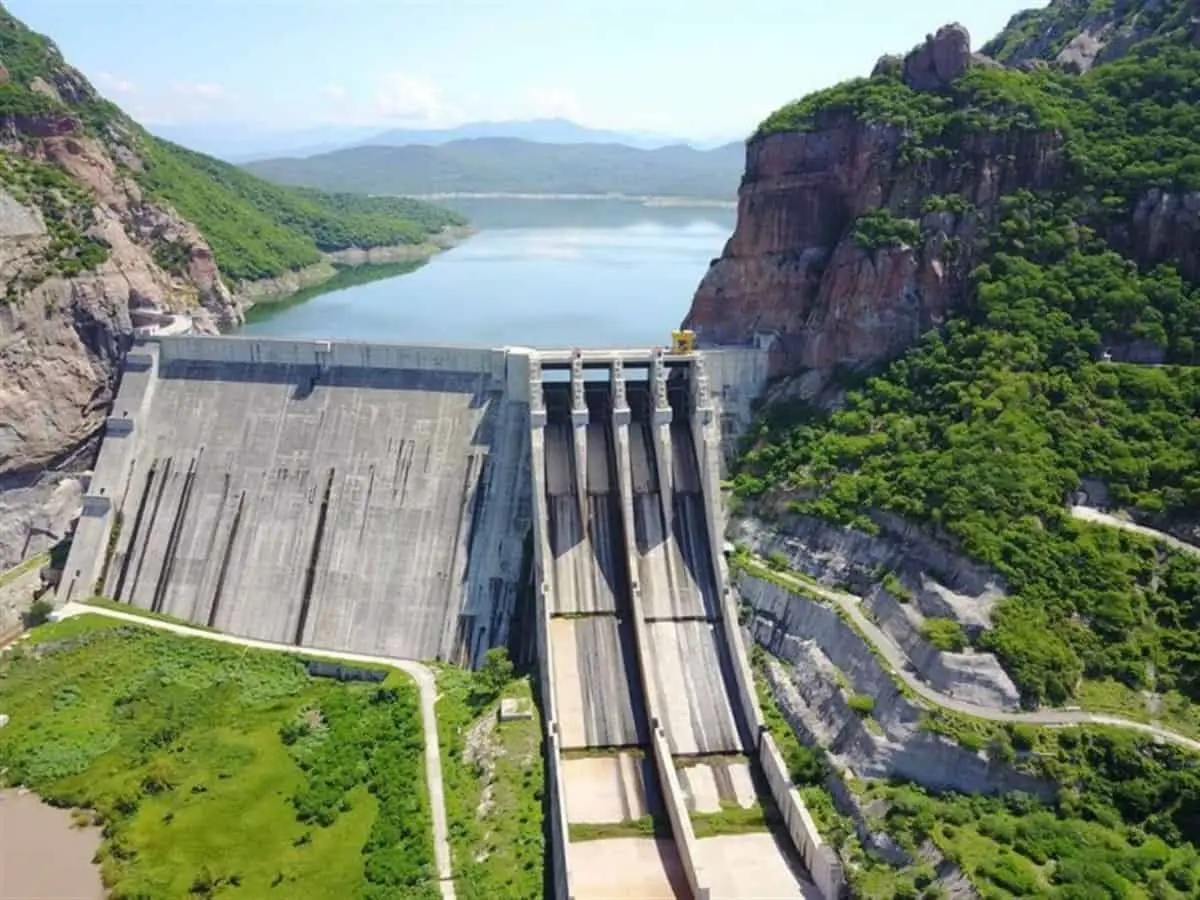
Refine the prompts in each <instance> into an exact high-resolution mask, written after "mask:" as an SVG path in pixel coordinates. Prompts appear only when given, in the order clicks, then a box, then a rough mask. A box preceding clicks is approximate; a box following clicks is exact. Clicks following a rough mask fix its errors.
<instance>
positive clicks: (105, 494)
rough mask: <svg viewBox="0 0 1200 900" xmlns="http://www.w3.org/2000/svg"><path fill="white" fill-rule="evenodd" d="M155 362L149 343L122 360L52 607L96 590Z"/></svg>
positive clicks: (155, 352)
mask: <svg viewBox="0 0 1200 900" xmlns="http://www.w3.org/2000/svg"><path fill="white" fill-rule="evenodd" d="M158 363H159V357H158V350H157V348H156V347H153V346H150V347H140V348H137V349H135V350H133V351H131V352H130V353H129V354H128V355H127V356H126V358H125V366H124V368H123V370H122V374H121V383H120V386H119V387H118V389H117V395H116V397H114V398H113V407H112V415H110V416H109V417H108V418H107V420H106V425H105V435H104V440H103V441H102V442H101V445H100V453H99V456H97V458H96V466H95V468H94V469H93V471H92V477H91V482H90V484H89V485H88V488H87V493H86V494H85V495H84V498H83V512H82V514H81V515H80V517H79V522H78V524H77V525H76V526H75V534H74V537H73V538H72V541H71V552H70V554H69V555H68V556H67V563H66V567H65V568H64V570H63V577H62V580H61V581H60V582H59V586H58V590H57V591H56V593H55V604H56V605H59V606H61V605H62V604H64V603H66V602H67V601H68V600H86V599H88V598H89V597H91V596H92V595H93V594H94V593H95V592H96V591H95V587H96V583H97V582H98V581H99V580H100V577H101V575H102V574H103V569H104V563H105V560H106V559H107V557H108V546H109V541H110V538H111V537H112V535H113V528H114V527H115V526H116V522H117V513H116V510H117V509H119V508H120V506H121V505H122V503H123V501H124V496H125V492H126V490H127V489H128V486H129V485H128V482H129V472H130V466H131V464H132V461H133V458H134V456H135V455H136V454H137V447H138V441H139V431H138V429H139V425H140V424H141V423H142V422H144V416H145V415H146V414H147V411H148V410H149V408H150V401H151V400H152V399H153V397H154V385H155V382H156V380H157V378H158Z"/></svg>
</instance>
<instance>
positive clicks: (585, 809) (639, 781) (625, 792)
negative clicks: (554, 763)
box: [562, 753, 662, 824]
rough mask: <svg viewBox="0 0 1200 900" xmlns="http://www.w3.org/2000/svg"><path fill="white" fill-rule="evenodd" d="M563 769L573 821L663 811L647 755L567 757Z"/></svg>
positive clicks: (637, 816) (623, 818) (569, 816)
mask: <svg viewBox="0 0 1200 900" xmlns="http://www.w3.org/2000/svg"><path fill="white" fill-rule="evenodd" d="M562 770H563V782H564V783H565V785H566V793H567V821H568V822H570V823H572V824H578V823H592V824H603V823H617V822H632V821H635V820H637V819H640V818H642V817H643V816H648V815H659V814H661V812H662V800H661V798H659V797H658V796H657V793H658V791H657V785H656V782H655V778H654V772H653V766H651V764H650V762H649V760H647V759H646V758H645V757H644V756H635V755H633V754H630V753H618V754H614V755H612V756H589V757H584V758H581V759H566V760H563V764H562Z"/></svg>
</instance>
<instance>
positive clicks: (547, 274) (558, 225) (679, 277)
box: [241, 199, 736, 348]
mask: <svg viewBox="0 0 1200 900" xmlns="http://www.w3.org/2000/svg"><path fill="white" fill-rule="evenodd" d="M445 205H447V206H450V207H452V208H454V209H456V210H458V211H459V212H461V213H463V214H464V215H466V216H467V217H468V218H469V219H470V220H471V224H472V225H473V226H474V227H475V228H476V229H478V231H477V233H476V234H474V235H472V236H471V237H469V238H467V239H466V240H465V241H463V242H462V243H461V244H460V245H458V246H457V247H454V248H452V249H451V250H449V251H446V252H445V253H440V254H438V255H437V256H435V257H433V258H432V259H431V260H429V261H428V262H426V263H424V264H421V265H417V266H412V265H398V266H390V267H372V268H363V269H358V270H347V271H346V272H345V273H344V274H343V275H341V276H339V277H338V278H337V279H335V280H334V281H333V282H329V283H327V284H325V285H322V286H320V287H318V288H316V289H313V290H310V291H305V292H302V293H301V294H298V295H295V296H294V297H290V298H287V299H285V300H284V301H282V302H279V303H273V304H260V305H259V306H257V307H255V308H254V309H253V310H251V312H250V316H249V321H248V322H247V324H246V326H245V327H244V328H243V329H242V332H241V333H243V334H246V335H255V336H264V337H288V338H339V339H349V340H370V341H398V342H406V343H408V342H413V343H456V344H480V345H486V346H503V345H520V346H529V347H535V348H537V347H570V346H578V347H605V346H608V347H613V346H647V345H658V344H664V343H666V342H667V340H668V339H669V336H670V330H671V329H672V328H676V327H678V325H679V323H680V321H681V320H682V319H683V317H684V315H685V314H686V313H687V310H688V307H689V305H690V304H691V299H692V294H693V293H694V292H695V290H696V286H697V285H698V284H699V283H700V279H701V278H702V277H703V275H704V273H705V271H706V270H707V268H708V265H709V263H710V262H711V260H712V259H714V258H715V257H717V256H719V255H720V253H721V249H722V247H723V246H724V244H725V241H726V240H727V239H728V237H729V235H730V234H731V233H732V231H733V225H734V221H735V218H736V211H735V210H734V209H733V208H732V207H723V206H694V207H682V206H645V205H642V204H640V203H636V202H628V201H619V200H511V199H477V200H454V201H447V202H446V204H445Z"/></svg>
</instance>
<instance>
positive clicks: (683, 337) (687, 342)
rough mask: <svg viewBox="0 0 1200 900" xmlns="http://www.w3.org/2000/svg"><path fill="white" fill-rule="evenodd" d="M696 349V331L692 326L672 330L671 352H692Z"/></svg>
mask: <svg viewBox="0 0 1200 900" xmlns="http://www.w3.org/2000/svg"><path fill="white" fill-rule="evenodd" d="M695 349H696V332H694V331H692V330H691V329H690V328H686V329H675V330H674V331H672V332H671V350H670V352H671V353H692V352H693V351H695Z"/></svg>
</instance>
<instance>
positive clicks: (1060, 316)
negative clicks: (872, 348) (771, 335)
mask: <svg viewBox="0 0 1200 900" xmlns="http://www.w3.org/2000/svg"><path fill="white" fill-rule="evenodd" d="M1062 5H1066V4H1062ZM1059 6H1060V4H1052V5H1051V7H1050V9H1049V10H1047V11H1046V12H1045V15H1046V16H1050V17H1052V16H1055V15H1056V14H1059V13H1060V10H1059V9H1058V7H1059ZM1176 6H1177V7H1178V8H1180V9H1182V8H1183V4H1182V3H1177V4H1176ZM1031 21H1032V19H1031V18H1030V16H1028V15H1027V16H1023V17H1020V18H1019V19H1018V23H1019V25H1020V27H1021V29H1022V30H1027V29H1032V30H1035V31H1036V30H1039V27H1040V26H1038V27H1035V26H1031V25H1030V24H1029V23H1030V22H1031ZM1186 34H1187V32H1186V31H1177V30H1171V29H1169V28H1165V29H1164V30H1163V31H1161V32H1160V33H1158V34H1155V35H1152V36H1151V37H1149V38H1147V39H1146V40H1145V41H1144V42H1143V43H1141V44H1139V45H1138V46H1136V47H1134V48H1132V49H1131V50H1130V52H1129V53H1128V54H1127V55H1125V56H1124V57H1122V58H1120V59H1117V60H1115V61H1113V62H1111V63H1107V64H1104V65H1100V66H1097V67H1096V68H1094V69H1093V70H1092V71H1091V72H1089V73H1088V74H1086V75H1083V76H1080V75H1075V74H1069V73H1067V72H1064V71H1061V70H1059V69H1056V68H1051V67H1045V68H1035V69H1034V70H1033V71H1030V72H1024V71H1019V70H1015V69H1002V68H990V67H978V68H973V69H971V70H970V71H969V72H968V73H967V74H966V75H964V76H963V77H962V78H961V79H959V80H958V81H957V82H956V83H955V84H953V85H952V86H951V87H949V88H948V89H946V90H944V91H941V92H917V91H914V90H912V89H911V88H909V87H907V86H906V85H905V84H904V83H903V82H902V81H901V80H900V79H899V78H897V77H895V76H893V75H889V74H881V75H877V76H875V77H872V78H870V79H862V80H860V81H857V82H852V83H849V84H845V85H841V86H838V87H836V88H833V89H830V90H828V91H825V92H822V93H819V94H815V95H813V96H811V97H808V98H806V99H804V100H802V101H800V102H799V103H797V104H794V105H791V106H789V107H787V108H785V109H782V110H780V111H778V112H776V113H774V114H773V115H772V116H771V117H769V118H768V119H767V120H766V121H765V122H764V123H763V124H762V126H761V127H760V129H759V135H760V136H761V135H767V134H771V133H775V132H780V131H787V130H790V129H799V130H805V129H814V128H819V127H821V123H822V122H825V121H828V120H829V118H830V117H833V116H836V115H839V114H844V113H849V114H851V115H853V116H855V117H857V118H859V119H860V120H865V121H871V122H885V123H889V124H891V125H896V126H899V127H900V128H902V129H903V132H904V134H905V136H906V138H905V140H906V142H907V146H908V147H909V149H910V151H911V154H912V159H913V162H912V164H913V165H920V164H921V160H923V159H940V160H943V161H946V160H949V161H950V162H951V164H953V163H954V162H955V157H956V154H958V153H959V152H960V150H961V148H963V146H964V145H965V144H966V143H967V142H968V140H969V138H970V136H971V135H974V134H979V133H984V132H989V133H1004V132H1013V131H1021V130H1038V131H1046V132H1050V133H1056V134H1059V135H1061V136H1062V140H1063V144H1064V158H1065V160H1066V167H1065V170H1064V178H1063V180H1062V181H1061V182H1060V183H1059V184H1058V185H1056V187H1055V189H1054V190H1042V191H1033V190H1030V189H1025V188H1022V189H1019V190H1015V191H1013V192H1012V193H1011V194H1010V195H1009V196H1007V197H1005V198H1004V199H1003V201H1002V203H1001V204H1000V205H999V208H997V209H995V210H991V211H988V212H987V213H986V214H985V213H983V212H980V211H975V210H972V212H971V213H969V214H970V215H975V216H976V217H977V220H978V226H979V228H980V239H979V243H978V246H977V247H976V248H975V253H976V260H975V266H974V268H973V271H972V274H971V278H970V296H969V299H968V302H967V305H966V307H965V308H964V309H962V310H961V311H959V313H958V314H957V315H956V316H955V317H954V318H953V320H952V321H951V322H950V323H949V324H948V325H947V327H946V328H944V329H942V330H939V331H935V332H932V333H930V334H927V335H926V336H925V338H924V339H923V340H922V341H921V342H920V344H919V345H918V346H917V347H915V348H914V349H912V350H911V351H909V352H908V353H907V354H905V355H904V356H902V357H901V358H900V359H898V360H896V361H895V362H894V363H892V364H891V365H889V366H888V367H887V368H885V369H884V370H883V371H882V372H879V373H878V375H877V376H876V377H874V378H871V379H869V380H867V381H866V383H865V386H863V387H861V388H860V389H858V390H856V391H853V392H851V394H850V395H849V399H848V403H847V405H846V408H845V409H844V410H842V411H840V412H836V413H834V414H832V415H825V414H822V413H819V412H817V411H815V410H808V409H790V410H784V409H782V408H780V407H776V408H775V409H774V411H773V412H771V413H770V414H768V417H767V419H765V420H764V422H763V424H762V425H761V431H760V433H759V435H758V442H757V446H756V447H755V448H754V449H753V450H751V451H750V452H749V453H748V454H747V455H746V456H745V457H744V458H743V460H742V464H741V471H740V474H739V476H738V480H737V484H738V486H739V489H740V490H741V491H742V492H743V493H745V494H747V495H756V494H758V493H760V492H761V491H763V490H765V489H766V488H767V486H768V485H772V484H779V483H785V484H789V485H791V486H792V487H793V488H797V489H798V488H803V489H804V491H805V492H806V493H808V494H815V496H812V497H810V498H809V499H805V500H798V501H796V508H797V509H801V510H804V511H810V512H815V513H818V514H820V515H824V516H827V517H831V518H835V519H837V520H841V521H847V522H857V523H860V524H865V523H866V518H865V516H864V514H863V511H864V510H865V509H868V508H871V507H878V508H885V509H891V510H895V511H896V512H899V513H901V514H903V515H906V516H909V517H912V518H915V519H920V520H923V521H926V522H929V523H931V524H936V525H939V526H941V527H943V528H945V529H946V530H947V531H948V532H949V533H950V534H952V535H953V536H954V537H955V538H957V539H958V540H959V541H960V542H961V543H962V546H963V547H964V549H966V550H967V551H968V552H969V553H970V554H971V555H973V556H975V557H977V558H979V559H981V560H983V561H985V562H987V563H990V564H992V565H994V566H995V567H996V568H997V569H999V570H1000V571H1001V572H1003V573H1004V574H1005V575H1006V576H1008V578H1009V580H1010V583H1011V585H1012V586H1013V588H1014V589H1015V595H1014V597H1013V598H1012V599H1010V600H1009V601H1007V603H1006V604H1005V605H1003V606H1002V608H1001V609H1000V612H999V615H998V618H997V623H996V627H995V629H994V630H992V631H989V632H987V633H986V635H985V637H984V642H985V646H987V647H988V648H989V649H993V650H995V651H996V652H997V653H998V654H999V656H1000V658H1001V660H1002V661H1003V662H1004V663H1005V664H1006V666H1007V668H1008V669H1009V671H1010V674H1012V675H1013V677H1014V678H1015V680H1016V681H1017V683H1018V685H1019V686H1020V687H1021V688H1022V690H1023V691H1024V693H1025V696H1026V697H1027V699H1028V700H1029V701H1030V702H1045V701H1050V702H1053V703H1063V702H1066V701H1068V700H1069V698H1070V697H1071V696H1072V695H1073V694H1074V693H1075V691H1076V685H1077V682H1078V680H1079V678H1080V677H1081V676H1088V677H1091V678H1105V677H1111V678H1114V679H1116V680H1118V681H1120V682H1121V683H1123V684H1126V685H1128V686H1129V687H1130V688H1133V689H1143V688H1147V687H1151V686H1152V683H1151V679H1153V686H1155V687H1157V689H1159V690H1170V689H1177V690H1181V691H1183V692H1185V693H1186V694H1187V695H1188V696H1189V697H1191V698H1192V699H1194V700H1200V631H1197V630H1196V628H1195V625H1196V624H1197V623H1200V564H1198V563H1197V562H1196V560H1195V559H1190V558H1187V557H1185V556H1184V555H1182V554H1177V553H1161V552H1159V551H1157V550H1155V549H1153V548H1152V547H1151V546H1150V545H1149V544H1148V543H1147V541H1146V540H1144V539H1141V538H1137V537H1133V536H1129V535H1126V534H1123V533H1119V532H1115V531H1113V530H1110V529H1104V528H1098V527H1095V526H1090V525H1083V524H1080V523H1077V522H1075V521H1073V520H1072V519H1071V518H1070V517H1069V516H1068V514H1067V510H1066V509H1065V507H1064V500H1065V498H1066V497H1067V496H1068V495H1069V494H1071V493H1072V492H1074V491H1075V490H1077V489H1078V486H1079V482H1080V479H1081V477H1088V476H1091V477H1095V478H1100V479H1102V480H1103V481H1105V482H1106V483H1107V484H1108V486H1109V488H1110V490H1111V491H1112V492H1113V494H1114V496H1115V499H1116V500H1117V501H1118V502H1119V503H1121V504H1123V505H1125V506H1127V507H1129V508H1132V509H1133V510H1136V511H1140V513H1142V514H1143V515H1144V516H1149V517H1159V518H1160V519H1162V520H1164V521H1166V522H1167V523H1169V522H1170V521H1172V520H1174V521H1183V522H1195V521H1197V520H1198V519H1200V417H1198V414H1200V368H1197V364H1198V363H1200V290H1198V289H1197V286H1196V284H1195V282H1194V280H1189V279H1187V278H1185V277H1184V276H1183V274H1181V271H1180V268H1181V266H1188V265H1190V264H1192V262H1193V261H1194V260H1193V259H1162V260H1155V261H1152V262H1150V263H1149V264H1144V265H1142V266H1139V265H1137V264H1136V262H1135V261H1134V260H1133V259H1132V258H1131V256H1130V255H1129V252H1130V248H1128V247H1126V246H1122V241H1121V235H1122V234H1124V233H1126V232H1127V230H1128V229H1127V222H1128V220H1129V219H1130V217H1131V215H1132V211H1133V208H1134V207H1135V206H1136V204H1137V202H1138V200H1139V198H1140V197H1142V196H1144V195H1145V194H1146V192H1148V191H1152V190H1157V191H1164V192H1189V191H1198V190H1200V49H1197V48H1196V47H1195V46H1192V45H1191V44H1190V43H1189V41H1188V40H1187V38H1186ZM1012 40H1013V39H1012V38H1011V37H1010V36H1007V35H1002V36H1001V37H1000V38H998V39H997V41H995V42H993V45H995V46H1003V45H1007V44H1009V43H1011V41H1012ZM960 199H961V201H962V203H963V204H964V205H963V208H964V209H966V208H969V207H970V205H969V203H967V202H966V199H965V198H960ZM941 200H944V198H919V200H918V204H917V207H918V208H917V210H916V212H917V213H918V214H919V212H920V210H921V208H922V206H923V207H924V208H930V204H931V203H933V201H941ZM934 205H936V204H934ZM876 218H879V216H877V217H876ZM883 218H886V219H889V220H894V219H898V218H901V216H900V214H899V213H894V212H891V211H887V212H886V214H885V215H884V216H883ZM913 225H914V226H915V222H914V223H913ZM918 234H919V232H918ZM1191 249H1192V254H1195V253H1196V252H1197V250H1198V249H1200V248H1197V247H1196V246H1193V247H1192V248H1191ZM1138 339H1142V340H1148V341H1150V342H1152V343H1153V344H1155V345H1157V346H1160V347H1161V348H1162V351H1163V353H1164V355H1165V358H1166V361H1167V363H1168V365H1166V366H1163V367H1154V366H1135V365H1127V364H1120V363H1109V362H1105V361H1103V360H1102V359H1099V358H1098V357H1100V356H1101V350H1102V349H1103V347H1104V346H1106V345H1108V344H1110V343H1113V342H1121V341H1130V340H1138ZM1150 664H1153V665H1152V666H1151V665H1150ZM1151 669H1153V671H1154V673H1155V674H1154V675H1153V676H1151V675H1150V674H1149V672H1150V671H1151Z"/></svg>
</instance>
